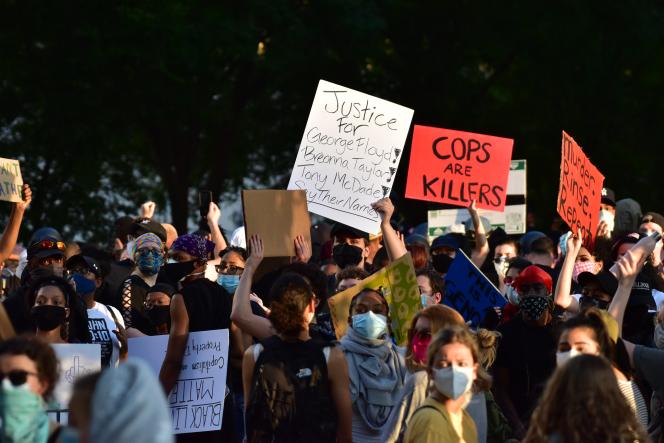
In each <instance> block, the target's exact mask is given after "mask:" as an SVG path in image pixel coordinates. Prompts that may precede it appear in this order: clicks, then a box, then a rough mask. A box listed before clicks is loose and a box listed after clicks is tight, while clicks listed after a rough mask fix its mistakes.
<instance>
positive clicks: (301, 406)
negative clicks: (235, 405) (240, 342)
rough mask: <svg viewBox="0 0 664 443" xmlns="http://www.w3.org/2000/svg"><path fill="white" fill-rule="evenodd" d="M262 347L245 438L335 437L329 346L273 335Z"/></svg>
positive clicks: (323, 439)
mask: <svg viewBox="0 0 664 443" xmlns="http://www.w3.org/2000/svg"><path fill="white" fill-rule="evenodd" d="M257 346H258V345H257ZM262 346H263V350H262V352H261V353H260V355H259V356H258V358H257V359H256V363H255V366H254V375H253V379H252V386H251V393H250V395H249V399H248V402H247V410H246V414H245V421H246V430H247V442H249V443H258V442H312V441H316V442H317V443H323V442H328V441H329V442H335V441H336V436H337V432H336V428H337V414H336V409H335V407H334V403H333V401H332V396H331V394H330V383H329V381H328V375H327V361H326V355H325V351H324V348H326V347H329V346H330V345H329V344H328V343H321V342H318V341H316V340H308V341H306V342H302V341H295V342H286V341H283V340H281V339H280V338H279V337H278V336H273V337H270V338H268V339H266V340H264V341H263V342H262Z"/></svg>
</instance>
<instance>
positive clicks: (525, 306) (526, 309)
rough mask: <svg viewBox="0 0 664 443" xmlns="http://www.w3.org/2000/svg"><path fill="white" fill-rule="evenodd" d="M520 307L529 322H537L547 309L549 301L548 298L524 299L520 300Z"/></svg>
mask: <svg viewBox="0 0 664 443" xmlns="http://www.w3.org/2000/svg"><path fill="white" fill-rule="evenodd" d="M520 306H521V312H523V313H524V314H525V315H526V317H528V319H529V320H539V319H540V318H541V317H542V315H543V314H544V312H546V311H547V310H548V309H549V306H550V301H549V298H548V297H526V298H522V299H521V303H520Z"/></svg>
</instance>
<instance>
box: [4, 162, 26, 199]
mask: <svg viewBox="0 0 664 443" xmlns="http://www.w3.org/2000/svg"><path fill="white" fill-rule="evenodd" d="M22 187H23V177H22V176H21V166H20V165H19V162H18V160H12V159H9V158H0V200H4V201H9V202H15V203H20V202H21V201H22V198H21V190H22ZM24 209H25V208H24Z"/></svg>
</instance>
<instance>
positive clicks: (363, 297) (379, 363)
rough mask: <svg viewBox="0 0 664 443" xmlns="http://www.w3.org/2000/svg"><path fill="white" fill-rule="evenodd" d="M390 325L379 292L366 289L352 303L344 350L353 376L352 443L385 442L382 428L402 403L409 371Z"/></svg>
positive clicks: (385, 307) (387, 312) (383, 300)
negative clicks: (401, 397) (401, 392)
mask: <svg viewBox="0 0 664 443" xmlns="http://www.w3.org/2000/svg"><path fill="white" fill-rule="evenodd" d="M389 323H390V319H389V309H388V305H387V301H385V298H384V297H383V295H382V294H381V293H380V292H378V291H376V290H373V289H368V288H365V289H363V290H362V291H361V292H360V293H359V294H357V295H356V296H355V297H353V299H352V300H351V304H350V312H349V318H348V325H349V326H350V327H349V328H348V331H347V332H346V335H345V336H343V337H342V339H341V347H342V349H343V351H344V354H345V356H346V360H347V361H348V373H349V376H350V392H351V400H352V403H353V408H352V411H353V441H359V442H382V437H381V432H382V428H383V427H384V426H385V425H386V423H387V421H388V419H389V417H390V414H391V413H392V410H393V409H394V408H395V407H397V405H398V402H399V397H400V391H401V389H402V388H403V383H404V380H405V376H406V373H407V368H406V364H405V360H404V358H403V356H402V354H401V352H400V350H399V349H397V347H396V346H395V345H394V344H393V343H392V340H391V339H390V335H389V327H388V325H389Z"/></svg>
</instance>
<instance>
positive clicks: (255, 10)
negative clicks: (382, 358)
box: [0, 0, 664, 241]
mask: <svg viewBox="0 0 664 443" xmlns="http://www.w3.org/2000/svg"><path fill="white" fill-rule="evenodd" d="M553 6H556V7H557V8H556V9H553ZM663 40H664V6H662V5H660V4H658V3H656V2H646V3H643V2H630V1H627V2H619V3H615V4H612V3H606V2H602V3H600V2H596V1H594V2H569V1H567V2H563V3H558V4H556V5H552V4H539V3H528V2H525V3H524V2H508V3H505V2H497V3H496V2H494V3H488V2H487V3H485V2H468V1H455V2H440V1H420V2H405V1H385V2H373V1H365V2H351V1H345V0H342V1H329V0H327V1H282V0H272V1H256V2H228V1H226V2H185V1H171V0H165V1H160V2H150V1H132V2H89V1H80V0H79V1H72V2H65V3H63V2H55V3H54V2H39V1H5V2H3V3H2V6H0V60H2V63H0V156H3V157H12V158H19V159H20V160H21V161H22V169H23V174H24V176H25V180H26V181H27V182H29V183H30V184H31V185H32V186H33V189H34V192H35V199H34V203H33V207H32V209H31V210H30V212H29V217H30V219H29V222H30V226H36V225H42V224H50V225H53V226H55V227H58V228H62V229H63V231H64V232H65V233H66V234H67V235H69V236H71V235H75V234H78V235H80V236H81V237H83V238H85V239H92V240H97V241H106V240H108V236H109V231H110V226H111V224H112V220H113V219H115V218H116V217H117V216H119V215H122V214H124V213H126V212H127V211H131V212H133V211H134V210H135V208H136V206H137V204H138V203H140V202H141V201H143V200H144V199H147V198H150V199H154V200H156V201H157V203H158V204H159V206H160V207H161V208H166V209H167V212H164V213H162V214H159V215H160V216H161V218H162V219H166V220H172V221H173V222H174V223H175V224H176V226H177V227H178V228H179V229H180V230H184V226H186V223H187V220H188V218H189V217H191V216H193V214H194V211H195V206H196V205H195V203H194V201H195V195H196V192H195V191H196V190H197V189H200V188H205V189H211V190H213V191H214V192H215V194H217V195H222V196H224V195H231V194H233V193H235V192H237V189H238V188H239V187H241V186H242V185H243V183H247V181H249V182H252V183H261V184H263V185H266V186H268V185H269V186H273V187H282V186H284V185H285V184H286V183H287V180H288V176H289V174H290V168H291V166H292V162H293V160H294V157H295V153H296V149H297V144H298V142H299V140H300V138H301V136H302V130H303V128H304V125H305V122H306V118H307V115H308V112H309V108H310V105H311V101H312V99H313V95H314V91H315V87H316V84H317V82H318V80H319V79H321V78H323V79H326V80H329V81H332V82H335V83H338V84H342V85H344V86H348V87H351V88H354V89H358V90H361V91H363V92H367V93H370V94H373V95H377V96H379V97H382V98H384V99H387V100H390V101H394V102H397V103H399V104H402V105H405V106H408V107H411V108H413V109H415V116H414V122H415V123H419V124H427V125H434V126H441V127H446V128H453V129H460V130H468V131H473V132H480V133H487V134H495V135H499V136H506V137H511V138H514V139H515V153H514V158H527V159H528V160H529V181H528V188H529V189H528V192H529V197H528V202H529V206H530V208H531V209H532V210H534V211H535V212H537V213H538V214H539V215H540V216H541V218H543V219H548V218H550V216H551V215H552V214H553V213H554V212H555V196H556V192H557V187H558V175H559V162H560V139H561V131H562V130H563V129H565V130H566V131H567V132H568V133H570V134H571V135H572V136H574V137H575V139H576V140H577V141H578V142H579V144H580V145H581V146H582V147H583V148H584V150H585V151H586V153H587V154H588V155H589V157H590V158H591V160H592V161H593V162H594V163H595V164H596V165H597V166H598V168H599V169H600V170H601V171H602V172H603V173H604V174H605V175H606V177H607V181H606V183H607V185H608V186H610V187H612V188H614V190H615V191H616V194H617V197H618V198H623V197H626V196H633V197H634V198H636V199H637V200H638V201H640V202H641V204H642V206H643V207H644V209H652V210H657V209H658V205H659V201H660V198H661V196H662V191H661V190H660V189H659V187H658V186H653V184H654V183H653V179H654V178H655V177H657V175H656V172H657V168H658V166H659V165H658V163H659V162H657V161H653V160H654V159H656V158H658V157H660V156H659V155H658V154H659V151H660V147H659V146H658V145H659V141H658V138H657V132H658V129H659V127H658V126H659V122H660V121H662V119H663V118H664V109H663V107H664V101H663V100H662V82H664V57H662V55H664V41H663ZM409 143H410V139H409V140H408V141H407V144H406V147H408V144H409ZM407 158H408V152H406V155H405V156H404V160H403V162H402V164H401V168H400V172H399V173H398V175H397V183H398V186H397V187H396V188H395V190H394V193H395V194H396V195H403V184H404V182H405V177H406V174H405V172H406V167H407ZM651 183H652V184H651ZM400 204H401V207H402V208H407V209H408V211H405V212H407V213H408V214H409V215H410V216H411V217H412V220H410V221H412V222H416V221H419V220H424V219H425V214H426V205H425V204H422V202H414V201H406V200H404V199H402V200H401V201H400ZM168 211H170V212H168ZM5 212H6V211H5ZM24 233H25V230H24Z"/></svg>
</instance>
